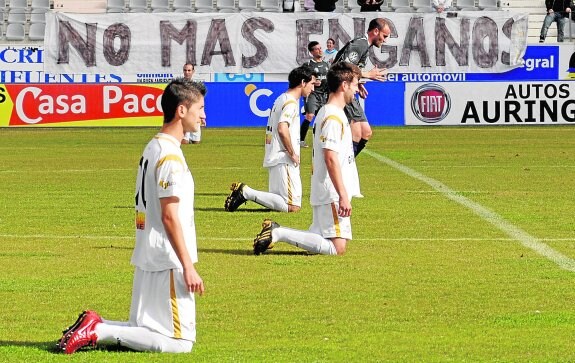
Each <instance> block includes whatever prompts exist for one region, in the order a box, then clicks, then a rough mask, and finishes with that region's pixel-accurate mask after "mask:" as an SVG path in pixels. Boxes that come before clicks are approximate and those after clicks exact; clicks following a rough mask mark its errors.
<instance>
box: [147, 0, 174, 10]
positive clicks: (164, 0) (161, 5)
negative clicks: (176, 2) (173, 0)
mask: <svg viewBox="0 0 575 363" xmlns="http://www.w3.org/2000/svg"><path fill="white" fill-rule="evenodd" d="M150 8H151V9H152V12H154V13H160V12H161V13H167V12H168V11H169V9H170V4H169V3H168V0H152V2H151V3H150Z"/></svg>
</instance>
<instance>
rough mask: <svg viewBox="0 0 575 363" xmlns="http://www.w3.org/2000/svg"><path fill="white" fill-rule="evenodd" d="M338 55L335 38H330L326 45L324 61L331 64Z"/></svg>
mask: <svg viewBox="0 0 575 363" xmlns="http://www.w3.org/2000/svg"><path fill="white" fill-rule="evenodd" d="M336 54H337V49H335V40H334V39H333V38H329V39H328V40H327V43H326V49H325V51H324V52H323V61H324V62H327V63H329V64H331V62H333V59H334V58H335V55H336Z"/></svg>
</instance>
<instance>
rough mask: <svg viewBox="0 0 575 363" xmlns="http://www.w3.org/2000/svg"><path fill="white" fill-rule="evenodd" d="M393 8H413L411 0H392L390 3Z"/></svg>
mask: <svg viewBox="0 0 575 363" xmlns="http://www.w3.org/2000/svg"><path fill="white" fill-rule="evenodd" d="M389 5H390V6H391V8H392V9H393V10H397V9H400V8H409V9H411V5H409V0H391V4H389Z"/></svg>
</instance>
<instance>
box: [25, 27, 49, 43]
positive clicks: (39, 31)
mask: <svg viewBox="0 0 575 363" xmlns="http://www.w3.org/2000/svg"><path fill="white" fill-rule="evenodd" d="M45 30H46V24H43V23H34V24H30V29H29V31H28V39H30V40H44V33H45Z"/></svg>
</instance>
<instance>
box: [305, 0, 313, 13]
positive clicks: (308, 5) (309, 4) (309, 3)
mask: <svg viewBox="0 0 575 363" xmlns="http://www.w3.org/2000/svg"><path fill="white" fill-rule="evenodd" d="M303 8H304V9H305V11H315V3H314V1H313V0H304V2H303Z"/></svg>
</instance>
